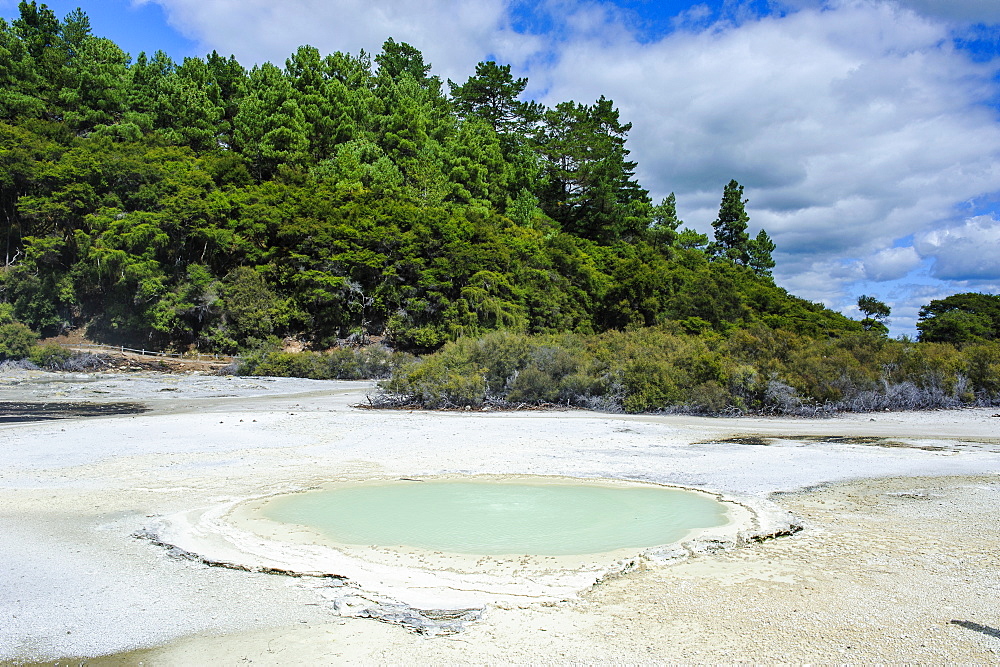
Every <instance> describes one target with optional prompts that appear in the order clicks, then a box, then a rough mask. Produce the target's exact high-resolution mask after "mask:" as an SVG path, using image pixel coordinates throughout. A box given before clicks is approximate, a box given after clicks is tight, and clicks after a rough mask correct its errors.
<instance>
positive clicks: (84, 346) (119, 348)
mask: <svg viewBox="0 0 1000 667" xmlns="http://www.w3.org/2000/svg"><path fill="white" fill-rule="evenodd" d="M59 345H60V346H62V347H65V348H66V349H68V350H77V351H84V350H108V351H110V352H121V353H123V354H124V353H125V352H130V353H132V354H138V355H141V356H143V357H167V358H170V359H173V360H174V361H191V362H196V361H201V362H204V361H218V362H227V363H228V362H233V361H237V360H238V359H241V357H238V356H233V355H228V354H201V353H195V354H179V353H174V352H157V351H155V350H145V349H136V348H133V347H125V346H124V345H101V344H99V343H59Z"/></svg>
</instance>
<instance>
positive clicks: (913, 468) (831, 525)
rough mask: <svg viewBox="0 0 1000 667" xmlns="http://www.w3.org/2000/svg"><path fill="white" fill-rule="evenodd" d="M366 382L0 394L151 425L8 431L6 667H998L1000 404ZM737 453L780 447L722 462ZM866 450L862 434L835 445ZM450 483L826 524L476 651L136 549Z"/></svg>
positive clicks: (619, 583) (655, 567)
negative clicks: (670, 407) (784, 513)
mask: <svg viewBox="0 0 1000 667" xmlns="http://www.w3.org/2000/svg"><path fill="white" fill-rule="evenodd" d="M367 387H368V385H367V384H366V383H336V382H315V381H307V380H273V379H259V378H216V377H209V376H100V377H98V376H77V375H71V376H55V375H49V374H39V373H28V372H17V373H15V374H13V375H8V376H7V377H4V378H0V401H42V400H48V401H97V402H107V401H121V400H138V401H141V402H144V403H146V404H147V405H149V406H150V407H151V408H152V411H151V412H149V413H146V414H143V415H136V416H115V417H92V418H86V419H73V420H56V421H48V422H36V423H18V424H6V425H3V424H0V564H2V568H0V662H2V661H8V662H16V661H29V660H54V659H56V658H65V657H92V656H103V655H109V654H114V653H119V654H121V653H123V652H126V651H133V650H137V649H147V648H148V650H142V651H139V652H136V653H131V654H128V655H119V656H116V657H109V658H106V660H107V661H108V662H115V661H117V662H120V663H121V664H135V663H136V662H138V661H142V662H143V663H144V664H193V663H194V664H197V663H203V664H236V663H239V662H241V661H244V660H252V661H254V662H263V663H265V664H316V663H322V662H343V661H374V662H389V663H401V662H410V663H412V662H414V661H416V662H423V663H432V662H476V663H483V662H509V661H515V662H517V661H520V662H525V661H534V662H537V661H584V662H592V661H613V662H619V663H621V662H629V663H634V662H647V661H668V662H669V661H683V662H692V661H694V662H734V661H744V660H745V661H756V662H772V661H788V662H807V661H820V662H840V663H843V662H867V661H887V662H893V661H909V662H920V661H924V662H928V661H929V662H949V661H965V662H980V663H982V662H996V661H998V660H1000V629H998V628H1000V613H998V611H997V610H998V609H1000V605H997V604H996V600H997V599H998V598H1000V555H998V552H1000V549H998V547H997V546H996V545H997V544H1000V520H998V515H997V512H996V509H997V507H998V506H1000V418H998V417H994V416H993V415H994V414H996V410H967V411H957V412H927V413H885V414H877V415H849V416H844V417H838V418H834V419H826V420H802V419H760V418H747V419H702V418H691V417H680V416H665V417H657V416H638V417H630V416H622V415H603V414H595V413H587V412H578V411H573V412H557V413H517V414H503V413H482V412H466V413H417V412H415V413H410V412H385V411H370V410H359V409H356V408H353V407H351V406H352V405H353V404H356V403H358V402H362V401H363V400H364V393H365V390H366V388H367ZM740 436H744V437H745V436H761V437H763V438H765V439H766V444H741V443H739V442H722V441H724V440H726V439H728V438H733V437H740ZM844 436H849V437H854V438H861V440H855V441H853V442H852V441H839V442H838V441H836V440H835V438H836V437H844ZM453 474H496V475H504V474H540V475H558V476H571V477H594V478H598V477H599V478H616V479H631V480H644V481H651V482H658V483H667V484H678V485H685V486H691V487H696V488H700V489H704V490H708V491H713V492H718V493H722V494H724V495H726V496H728V497H736V498H740V499H744V500H747V501H748V502H750V504H754V503H759V505H760V506H767V505H768V503H769V502H773V503H776V504H777V505H779V506H780V507H781V508H783V509H785V510H788V511H790V512H792V513H793V514H794V515H795V516H797V517H799V518H800V519H801V520H802V521H803V523H804V524H805V525H806V529H805V530H804V531H802V532H800V533H798V534H797V535H795V536H794V537H785V538H779V539H776V540H769V541H766V542H764V543H761V544H751V545H749V546H744V547H739V548H736V549H731V550H728V551H725V552H722V553H715V554H707V553H706V554H700V555H697V556H696V557H694V558H691V559H689V560H687V561H685V562H683V563H680V564H670V563H660V562H657V561H649V562H646V563H645V564H644V565H643V566H642V567H640V568H639V569H638V570H637V571H634V572H630V573H628V574H625V575H622V576H619V577H616V578H612V579H610V580H607V581H604V582H603V583H601V584H599V585H598V586H596V587H595V588H594V589H592V590H591V591H589V592H587V593H585V594H584V595H583V597H582V598H579V599H576V600H575V601H571V602H565V603H555V604H552V603H548V604H538V603H536V604H530V605H527V606H526V607H523V608H522V607H519V606H517V605H511V604H506V605H502V606H490V607H488V608H487V609H486V612H485V613H484V616H483V618H482V619H481V620H479V621H477V622H475V623H473V624H471V625H469V626H468V627H467V629H466V630H465V631H464V632H461V633H459V634H455V635H451V636H447V637H433V638H427V637H422V636H418V635H416V634H413V633H411V632H409V631H407V630H406V629H404V628H401V627H398V626H393V625H388V624H384V623H378V622H375V621H371V620H367V619H358V618H344V617H342V616H338V615H337V614H336V613H335V612H334V610H333V606H332V605H331V603H330V602H329V601H328V600H329V599H330V598H331V590H330V589H329V588H327V587H325V586H324V585H323V584H322V582H318V581H316V580H308V579H293V578H289V577H285V576H280V575H268V574H261V573H251V572H242V571H235V570H227V569H221V568H216V567H208V566H205V565H204V564H201V563H198V562H194V561H191V560H183V559H178V558H175V557H171V556H170V555H169V554H168V553H167V551H166V550H165V549H164V548H162V547H160V546H156V545H154V544H152V543H151V542H150V541H148V540H142V539H137V538H135V537H133V536H132V535H133V533H135V532H136V531H140V530H143V529H146V528H149V527H150V526H155V525H158V522H161V521H162V519H163V518H164V517H169V516H173V515H177V514H178V513H182V512H189V511H191V510H199V509H201V508H211V507H218V506H220V505H221V504H223V503H226V502H231V501H235V500H239V499H242V498H248V497H255V496H260V495H265V494H268V493H275V492H279V491H283V490H290V489H300V488H306V487H308V486H310V485H313V484H316V483H318V482H321V481H326V480H338V479H343V480H356V479H368V478H386V477H398V476H420V475H453ZM945 476H947V477H945ZM832 482H839V483H841V484H837V485H833V486H827V487H826V488H823V489H820V490H814V491H811V492H809V493H782V494H779V495H776V496H773V495H771V494H774V493H776V492H795V491H799V490H802V489H805V488H807V487H813V486H817V485H829V484H830V483H832ZM149 647H152V648H149ZM96 662H97V663H99V662H100V661H96ZM91 664H94V662H92V663H91Z"/></svg>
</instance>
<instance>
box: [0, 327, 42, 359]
mask: <svg viewBox="0 0 1000 667" xmlns="http://www.w3.org/2000/svg"><path fill="white" fill-rule="evenodd" d="M37 342H38V336H37V335H36V334H35V332H34V331H32V330H31V329H29V328H28V327H26V326H25V325H23V324H21V323H20V322H7V323H6V324H0V361H4V360H7V359H24V358H26V357H27V356H28V355H30V354H31V350H32V349H33V348H34V347H35V344H36V343H37Z"/></svg>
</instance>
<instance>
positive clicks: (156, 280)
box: [0, 2, 1000, 413]
mask: <svg viewBox="0 0 1000 667" xmlns="http://www.w3.org/2000/svg"><path fill="white" fill-rule="evenodd" d="M19 12H20V14H19V17H18V18H17V19H15V20H13V21H11V22H9V23H8V22H6V21H3V20H2V19H0V232H2V237H0V243H2V248H0V253H2V256H3V260H4V261H3V265H2V267H0V358H13V357H15V356H17V355H18V354H19V353H18V352H17V351H18V350H20V351H21V352H25V350H27V349H28V348H29V347H30V345H31V344H33V340H34V337H36V336H53V335H57V334H61V333H66V332H68V331H72V330H80V329H83V330H85V332H86V335H87V336H88V337H89V338H90V339H92V340H95V341H99V342H107V343H113V344H124V345H131V346H142V347H144V348H147V349H161V350H172V351H179V352H184V351H191V350H199V351H214V352H223V353H239V354H242V355H244V359H245V362H244V368H243V369H242V371H243V372H248V373H249V372H253V373H272V374H299V375H305V376H310V377H341V376H351V375H352V374H354V375H366V374H367V375H368V376H372V375H391V376H392V379H391V380H389V382H388V383H387V384H386V385H385V386H384V394H383V396H384V397H385V400H386V401H387V402H389V403H391V402H394V401H395V402H400V403H406V404H419V405H427V406H429V407H449V406H459V407H461V406H466V405H469V406H477V407H478V406H481V405H484V404H486V403H489V402H490V401H493V402H496V403H497V404H500V403H504V404H506V403H509V402H512V401H513V402H517V403H559V402H561V403H564V404H571V405H588V406H604V407H605V408H606V409H625V410H630V411H647V410H658V409H667V408H671V407H674V408H684V407H685V406H686V407H687V408H689V409H692V410H695V411H704V412H712V413H717V412H720V411H724V410H726V409H735V410H756V411H761V410H785V411H791V410H793V409H799V408H802V407H803V406H814V407H815V406H819V405H826V406H834V405H836V406H840V407H839V408H838V409H867V408H866V407H865V405H867V404H868V403H871V404H872V405H874V404H876V403H878V404H879V405H882V403H879V402H878V401H877V400H874V399H871V400H868V399H865V401H867V402H865V401H862V402H861V403H857V402H855V404H854V405H853V407H852V406H851V404H850V400H853V399H852V398H851V397H857V396H861V395H865V396H868V395H869V394H870V393H871V392H875V394H878V395H879V396H887V395H890V394H891V392H890V390H889V389H888V388H889V387H897V386H903V385H904V384H906V383H909V384H906V386H907V387H909V386H910V385H912V386H913V387H914V388H915V389H916V390H918V391H917V394H919V395H920V397H921V398H919V400H918V399H917V398H914V397H915V396H917V394H914V393H913V392H910V394H907V395H908V396H910V398H908V399H906V401H908V402H909V403H907V405H909V404H910V403H913V404H914V405H915V404H916V403H919V404H920V406H926V405H932V406H933V405H936V404H941V405H943V404H945V403H948V404H954V403H960V404H992V403H993V402H996V401H1000V385H998V381H1000V351H998V350H1000V344H998V343H997V342H996V339H997V338H998V333H1000V319H998V320H993V319H991V315H990V313H992V312H993V311H991V310H990V308H992V307H993V306H994V305H995V304H993V301H992V299H993V297H991V296H990V295H956V296H957V297H961V296H965V297H970V298H971V301H969V304H971V305H969V304H966V303H965V302H963V303H959V304H954V303H952V304H945V305H944V306H941V307H940V308H939V309H938V310H934V309H933V308H932V306H933V305H934V304H930V305H929V306H928V308H927V309H925V310H926V313H924V312H923V311H922V318H923V320H922V327H921V340H920V341H909V340H901V341H893V340H889V339H888V338H887V337H886V329H885V326H884V324H883V322H882V320H884V318H885V316H887V315H888V310H887V308H886V307H885V305H884V304H881V303H880V302H877V301H874V305H872V302H866V304H867V305H869V306H870V307H871V310H868V311H864V309H863V311H864V312H866V314H867V315H868V317H867V318H866V319H865V320H864V321H861V322H859V321H855V320H851V319H849V318H847V317H845V316H843V315H841V314H839V313H836V312H834V311H831V310H829V309H826V308H824V307H823V306H822V305H820V304H816V303H811V302H809V301H806V300H804V299H800V298H797V297H795V296H793V295H791V294H789V293H788V292H787V291H785V290H784V289H782V288H780V287H779V286H777V285H776V284H775V283H774V281H773V279H772V277H771V270H772V269H773V268H774V260H773V258H772V253H773V252H774V250H775V246H774V243H773V242H772V241H771V239H770V237H769V236H768V234H767V233H766V231H764V230H761V231H759V233H757V234H756V235H752V234H751V233H750V231H749V229H750V227H749V222H750V218H749V214H748V211H747V205H748V203H749V202H748V201H747V200H746V199H745V198H744V193H743V186H741V185H740V184H739V183H737V182H736V181H735V180H733V181H730V182H729V183H720V184H719V188H720V206H719V213H718V218H717V219H716V220H715V221H713V222H712V227H713V232H714V234H713V238H709V237H708V236H707V235H704V234H700V233H698V232H697V231H695V230H693V229H691V228H688V227H685V226H684V223H683V222H682V221H681V220H679V219H678V217H677V207H676V201H675V198H674V195H673V194H671V195H669V196H668V197H666V198H664V199H663V200H662V201H660V202H659V203H654V201H653V200H652V199H651V198H650V195H649V193H648V191H647V190H645V189H644V188H643V187H642V186H641V185H640V184H639V183H638V182H637V180H636V178H635V170H636V166H637V165H636V163H635V162H633V161H631V160H630V159H629V151H628V149H627V147H626V143H627V135H628V132H629V130H630V129H631V125H630V124H629V123H628V122H626V121H625V120H623V119H622V118H620V115H619V111H618V109H617V108H616V106H615V104H614V102H613V101H612V100H609V99H606V98H604V97H601V98H599V99H597V100H594V101H589V100H588V101H584V102H577V101H566V102H561V103H558V104H556V105H555V106H553V107H546V106H543V105H540V104H538V103H536V102H532V101H527V100H524V99H522V96H523V93H524V91H525V89H526V87H527V83H528V82H527V80H526V79H524V78H515V77H514V76H513V75H512V74H511V68H510V66H509V65H501V64H497V63H496V62H492V61H490V62H481V63H479V64H478V65H477V66H476V68H475V74H473V75H472V76H471V77H469V78H468V80H467V81H465V82H464V83H456V82H453V81H450V80H449V81H442V80H441V79H440V78H439V77H438V76H435V75H433V74H432V71H431V65H430V64H429V63H426V62H425V60H424V57H423V55H422V54H421V53H420V52H419V51H418V50H417V49H415V48H414V47H412V46H410V45H408V44H406V43H402V42H396V41H394V40H392V39H388V40H387V41H386V42H385V43H384V44H383V46H382V50H381V52H379V53H378V54H375V55H374V56H372V55H370V54H368V53H365V52H361V53H358V54H356V55H352V54H347V53H340V52H337V53H333V54H328V55H324V54H321V53H320V52H319V51H318V50H317V49H315V48H313V47H310V46H302V47H299V48H298V50H296V51H295V53H293V54H291V55H290V56H289V57H288V59H287V60H286V61H285V63H284V66H283V67H281V66H278V65H275V64H271V63H264V64H263V65H259V66H254V67H252V68H250V69H246V68H245V67H243V66H242V65H240V64H239V63H238V62H237V61H236V60H235V58H233V57H232V56H230V57H224V56H221V55H219V54H218V53H215V52H213V53H211V54H209V55H208V56H206V57H205V58H184V59H183V61H182V62H179V63H178V62H174V61H173V60H172V59H171V58H170V57H169V56H168V55H167V54H165V53H163V52H156V53H153V54H152V55H149V54H146V53H140V54H138V55H136V56H135V57H134V58H132V57H131V56H130V55H129V54H126V53H124V52H123V51H122V50H121V49H120V48H119V47H118V46H117V45H116V44H115V43H113V42H112V41H110V40H108V39H105V38H101V37H98V36H95V35H93V34H92V32H91V29H90V25H89V20H88V18H87V16H86V14H85V13H84V12H83V11H81V10H76V11H74V12H71V13H70V14H68V15H67V16H65V17H64V18H62V19H60V18H58V17H57V16H56V15H55V14H54V13H53V12H52V11H51V10H49V9H48V8H47V7H46V5H44V4H41V5H39V4H38V3H36V2H21V3H20V5H19ZM976 297H982V298H980V299H979V300H978V301H977V300H976ZM949 298H955V297H949ZM983 299H985V301H983ZM967 301H968V299H967ZM935 303H936V302H935ZM859 305H861V302H860V301H859ZM956 313H958V314H956ZM963 313H964V314H963ZM283 339H284V340H287V339H294V340H296V341H298V342H300V343H301V344H304V345H305V346H306V348H307V349H308V350H311V352H307V353H303V354H300V355H298V356H294V355H288V354H286V353H284V352H282V351H281V341H282V340H283ZM925 339H926V340H925ZM371 344H375V347H374V348H373V347H365V346H366V345H371ZM18 346H20V347H18ZM25 346H27V347H25ZM375 348H377V349H375ZM487 349H489V350H492V351H493V352H492V353H491V354H493V356H490V355H486V356H484V354H485V353H484V352H483V350H487ZM345 350H352V351H348V352H345ZM476 350H479V352H476ZM942 350H946V351H942ZM352 355H353V356H352ZM410 355H419V358H418V357H412V356H410ZM505 355H506V356H505ZM22 356H24V355H22ZM36 356H37V355H36ZM49 356H50V357H51V355H49ZM375 358H377V362H371V359H375ZM557 358H558V359H557ZM502 359H507V361H502ZM559 359H562V362H560V361H559ZM338 360H339V361H338ZM831 360H835V361H831ZM369 362H371V363H369ZM504 364H507V365H506V366H505V365H504ZM629 364H632V365H631V366H629ZM810 364H812V366H815V368H814V369H813V370H812V371H810V370H809V369H810V368H812V366H810ZM347 367H350V369H353V370H344V369H345V368H347ZM435 368H437V371H435V370H434V369H435ZM360 369H367V370H360ZM393 369H394V370H393ZM532 369H533V370H532ZM852 369H854V370H856V371H857V372H854V370H852ZM435 373H436V374H437V375H435ZM434 378H436V379H434ZM530 378H534V380H533V381H532V380H530ZM449 382H450V383H452V384H453V385H454V386H453V387H452V389H448V390H446V388H447V386H449V384H448V383H449ZM531 382H534V384H531ZM529 386H531V387H534V388H533V389H532V388H529ZM442 387H445V389H442ZM449 392H450V393H449ZM864 392H869V394H864ZM879 392H881V393H879ZM887 392H889V393H887ZM921 392H922V393H921ZM897 394H898V392H897ZM897 394H892V395H893V396H896V395H897ZM872 395H874V394H872ZM932 396H933V397H937V398H934V399H933V400H932V398H931V397H932ZM925 399H926V400H925ZM934 401H937V403H935V402H934ZM904 402H905V401H904ZM949 402H950V403H949ZM925 404H926V405H925ZM893 405H896V403H893ZM899 405H902V403H899ZM911 407H912V406H911Z"/></svg>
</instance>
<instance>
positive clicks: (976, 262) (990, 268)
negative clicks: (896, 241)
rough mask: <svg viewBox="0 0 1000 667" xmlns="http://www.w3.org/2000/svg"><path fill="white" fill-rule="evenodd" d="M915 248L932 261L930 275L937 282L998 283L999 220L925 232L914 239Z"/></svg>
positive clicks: (981, 218)
mask: <svg viewBox="0 0 1000 667" xmlns="http://www.w3.org/2000/svg"><path fill="white" fill-rule="evenodd" d="M916 248H917V250H919V251H920V254H922V255H924V256H927V257H933V258H934V267H933V269H932V270H931V275H933V276H934V277H936V278H941V279H944V280H959V281H969V280H984V281H994V282H995V281H1000V220H997V219H995V218H993V217H991V216H985V215H983V216H978V217H975V218H972V219H970V220H966V221H965V223H963V224H962V225H959V226H954V227H948V228H945V229H940V230H933V231H928V232H925V233H923V234H921V235H919V236H918V237H917V240H916Z"/></svg>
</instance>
